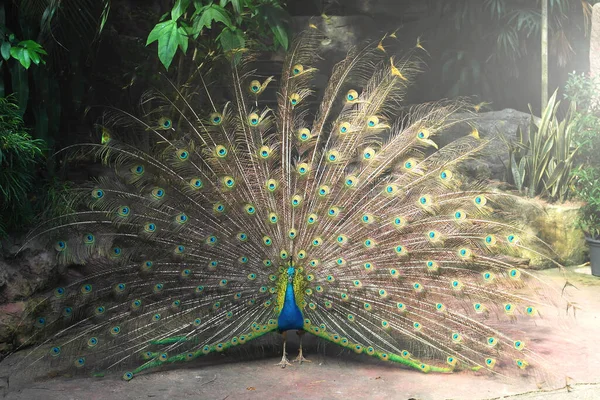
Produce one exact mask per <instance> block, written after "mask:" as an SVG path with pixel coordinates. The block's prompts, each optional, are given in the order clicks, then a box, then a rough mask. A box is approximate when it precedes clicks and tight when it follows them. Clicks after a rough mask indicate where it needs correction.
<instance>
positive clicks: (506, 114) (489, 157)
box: [436, 108, 530, 180]
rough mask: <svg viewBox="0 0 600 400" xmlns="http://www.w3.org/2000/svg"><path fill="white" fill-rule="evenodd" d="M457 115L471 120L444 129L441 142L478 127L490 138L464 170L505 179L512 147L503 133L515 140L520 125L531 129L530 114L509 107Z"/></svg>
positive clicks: (487, 176) (484, 137)
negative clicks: (502, 138) (505, 141)
mask: <svg viewBox="0 0 600 400" xmlns="http://www.w3.org/2000/svg"><path fill="white" fill-rule="evenodd" d="M456 117H457V118H459V119H463V118H464V119H466V120H467V122H465V123H459V124H456V125H453V126H451V127H450V128H449V129H447V130H446V131H444V132H443V133H442V134H441V135H440V136H439V137H438V138H437V139H436V141H437V142H438V144H439V145H440V146H444V145H446V144H448V143H450V142H452V141H454V140H456V139H458V138H460V137H462V136H465V135H467V134H469V133H471V131H472V130H473V127H475V128H477V130H478V131H479V136H480V137H481V138H482V139H486V140H490V142H489V144H488V145H487V146H486V148H485V149H484V151H482V152H481V153H480V154H479V156H478V157H477V158H475V159H473V160H469V162H468V163H466V164H465V165H463V168H464V170H465V171H466V172H467V174H469V175H471V176H476V177H478V178H486V179H496V180H505V178H506V176H505V174H506V167H507V166H508V148H507V147H506V144H505V143H504V142H503V141H502V140H501V139H500V135H504V137H505V138H506V139H508V140H510V141H515V140H516V138H517V132H518V130H519V127H520V128H521V129H527V126H528V124H529V118H530V114H528V113H524V112H521V111H517V110H513V109H510V108H506V109H504V110H500V111H490V112H482V113H478V114H474V115H466V114H457V116H456Z"/></svg>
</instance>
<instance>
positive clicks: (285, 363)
mask: <svg viewBox="0 0 600 400" xmlns="http://www.w3.org/2000/svg"><path fill="white" fill-rule="evenodd" d="M286 335H287V332H286V331H283V332H282V333H281V336H283V356H281V361H280V362H279V363H277V364H275V365H280V366H281V368H285V367H286V366H288V365H292V364H290V361H289V360H288V358H287V353H286V352H285V341H286V338H287V337H286Z"/></svg>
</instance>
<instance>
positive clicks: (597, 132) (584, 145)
mask: <svg viewBox="0 0 600 400" xmlns="http://www.w3.org/2000/svg"><path fill="white" fill-rule="evenodd" d="M599 93H600V79H598V78H591V77H590V76H587V75H585V74H577V73H575V72H573V73H571V74H569V80H568V81H567V84H566V85H565V93H564V96H565V98H566V99H568V100H571V101H575V102H577V108H578V110H579V111H578V112H577V113H576V114H575V124H576V128H575V132H576V134H575V137H574V139H575V143H576V144H577V145H578V146H579V147H580V148H581V149H580V151H579V154H578V155H577V158H578V161H579V164H582V165H584V166H592V165H598V166H600V160H599V159H598V155H599V154H600V100H599V99H598V95H599ZM594 99H596V100H594Z"/></svg>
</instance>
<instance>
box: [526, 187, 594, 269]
mask: <svg viewBox="0 0 600 400" xmlns="http://www.w3.org/2000/svg"><path fill="white" fill-rule="evenodd" d="M531 201H532V202H534V203H536V204H537V205H538V207H539V209H540V212H538V213H525V214H523V215H524V218H526V220H527V223H528V224H529V227H530V229H531V230H533V232H534V233H535V235H536V236H537V237H538V238H539V239H541V240H543V241H544V242H546V243H547V245H548V248H547V249H548V250H550V251H551V253H550V256H553V258H554V259H555V260H556V261H558V262H560V263H562V264H563V265H579V264H582V263H584V262H585V261H586V260H587V258H588V248H587V245H586V243H585V235H584V233H583V231H582V230H581V229H580V228H579V227H578V226H577V217H578V214H579V208H580V207H581V204H578V203H568V202H567V203H563V204H550V203H546V202H544V201H542V200H539V199H534V200H531ZM552 253H554V254H552ZM523 256H524V257H528V258H530V259H531V261H530V265H531V266H532V267H534V268H545V267H553V266H554V264H553V263H552V262H551V261H549V260H547V259H544V258H542V257H540V256H539V255H537V254H536V253H532V252H527V251H524V252H523Z"/></svg>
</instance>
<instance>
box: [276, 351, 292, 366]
mask: <svg viewBox="0 0 600 400" xmlns="http://www.w3.org/2000/svg"><path fill="white" fill-rule="evenodd" d="M275 365H280V366H281V368H285V367H287V366H288V365H292V364H291V363H290V361H289V360H288V358H287V355H286V354H285V353H284V354H283V357H281V361H280V362H278V363H277V364H275Z"/></svg>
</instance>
